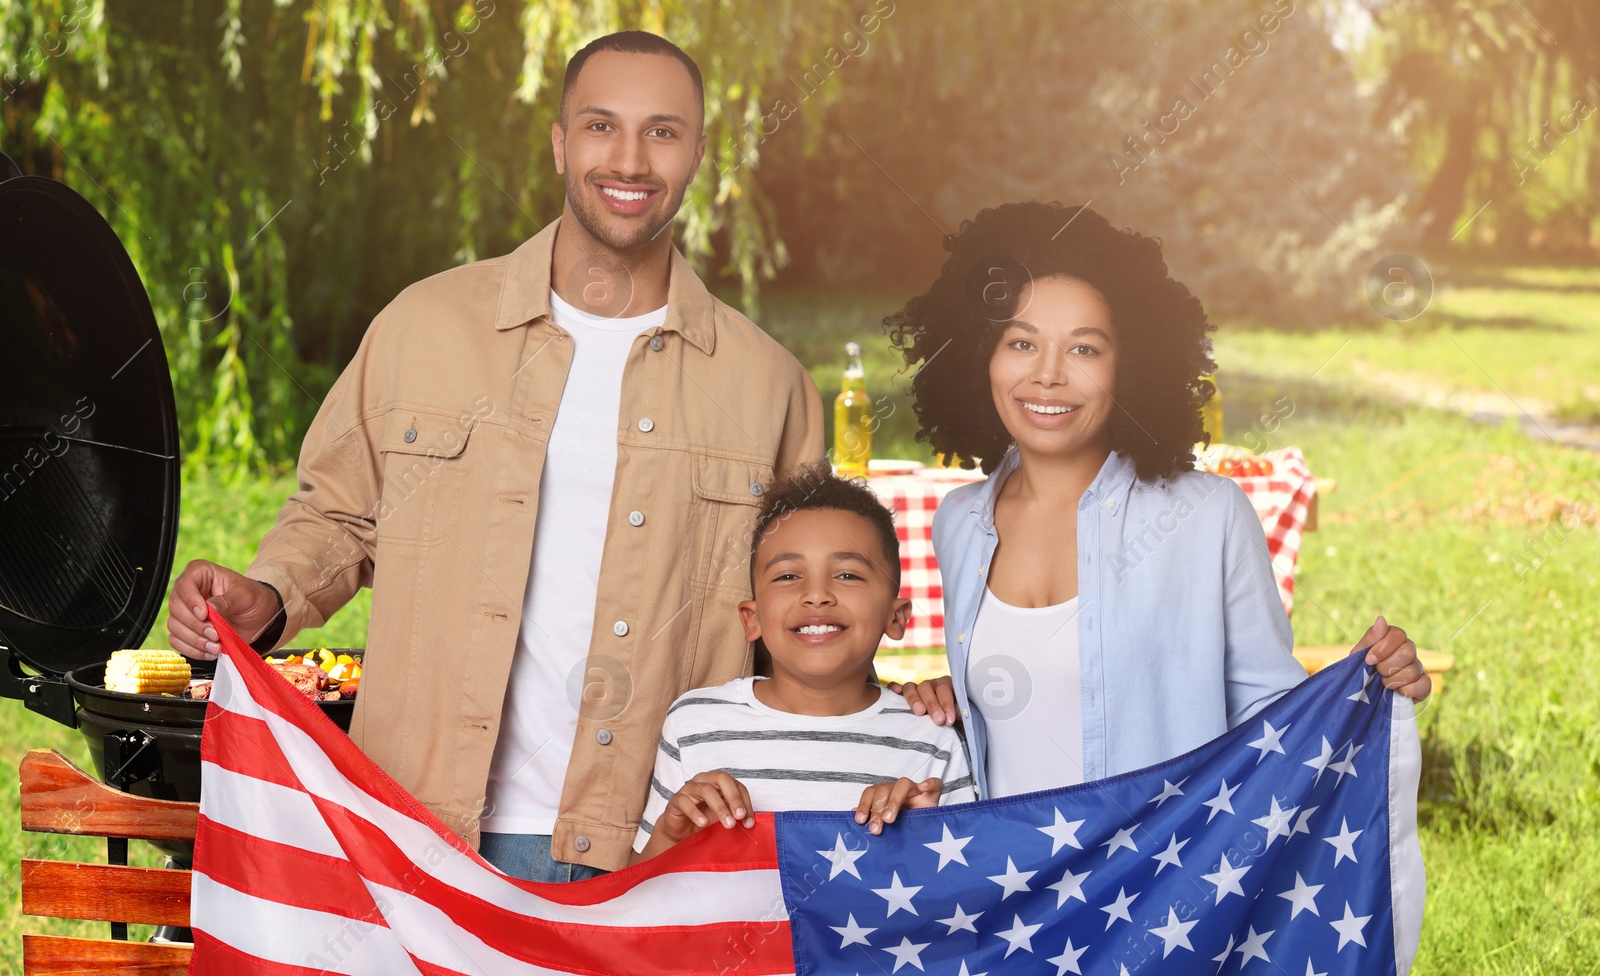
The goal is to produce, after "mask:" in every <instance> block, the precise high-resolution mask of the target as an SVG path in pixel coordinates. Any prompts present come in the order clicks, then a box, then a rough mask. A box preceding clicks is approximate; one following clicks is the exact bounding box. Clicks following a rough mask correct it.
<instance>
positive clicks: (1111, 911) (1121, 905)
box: [1100, 888, 1139, 930]
mask: <svg viewBox="0 0 1600 976" xmlns="http://www.w3.org/2000/svg"><path fill="white" fill-rule="evenodd" d="M1137 897H1139V893H1138V892H1137V891H1135V892H1134V893H1133V894H1131V895H1130V894H1128V889H1126V888H1118V889H1117V899H1116V901H1113V902H1112V903H1111V904H1109V905H1106V906H1103V907H1102V908H1101V909H1100V910H1101V911H1102V912H1105V913H1106V929H1107V930H1110V928H1111V923H1112V922H1115V921H1116V920H1117V919H1119V918H1120V919H1122V920H1123V921H1124V922H1132V921H1133V917H1132V916H1130V915H1129V914H1128V906H1129V905H1131V904H1133V900H1134V899H1135V898H1137Z"/></svg>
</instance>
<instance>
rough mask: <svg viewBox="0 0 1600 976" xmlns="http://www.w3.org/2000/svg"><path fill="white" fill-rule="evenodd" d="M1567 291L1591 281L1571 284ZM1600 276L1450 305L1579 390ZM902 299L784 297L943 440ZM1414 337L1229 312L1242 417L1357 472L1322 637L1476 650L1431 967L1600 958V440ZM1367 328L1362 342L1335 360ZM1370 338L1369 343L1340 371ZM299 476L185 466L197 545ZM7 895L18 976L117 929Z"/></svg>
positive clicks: (799, 341)
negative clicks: (882, 323) (24, 943)
mask: <svg viewBox="0 0 1600 976" xmlns="http://www.w3.org/2000/svg"><path fill="white" fill-rule="evenodd" d="M1552 285H1560V286H1563V287H1572V288H1575V289H1577V290H1572V291H1551V290H1550V289H1549V286H1552ZM1597 286H1600V276H1597V275H1594V274H1591V273H1588V272H1577V271H1568V270H1538V269H1529V270H1513V271H1510V272H1504V273H1501V274H1500V278H1499V279H1498V280H1497V281H1494V282H1489V283H1485V284H1476V285H1473V286H1472V288H1473V289H1476V291H1475V292H1471V293H1469V292H1468V290H1467V289H1465V287H1464V286H1463V290H1462V291H1461V292H1455V291H1448V292H1445V293H1443V294H1441V295H1440V297H1439V299H1438V301H1439V302H1442V303H1444V306H1445V307H1447V308H1451V309H1454V310H1455V314H1458V315H1460V316H1461V317H1462V319H1463V320H1465V319H1467V318H1474V319H1476V320H1478V321H1479V323H1480V324H1477V325H1474V326H1472V327H1471V329H1472V330H1477V331H1476V332H1475V333H1474V334H1473V335H1472V336H1471V338H1470V341H1471V342H1472V343H1480V342H1481V343H1482V346H1481V347H1479V346H1471V345H1469V348H1471V349H1475V350H1476V352H1475V355H1480V356H1481V361H1482V362H1483V363H1484V364H1485V365H1488V366H1490V368H1491V369H1493V370H1495V371H1496V374H1497V375H1496V378H1497V379H1498V380H1499V382H1501V383H1503V384H1505V385H1506V387H1507V389H1509V390H1511V391H1512V393H1513V394H1514V395H1515V394H1517V393H1519V392H1520V391H1524V390H1526V391H1530V392H1532V393H1537V394H1540V395H1541V396H1544V397H1546V398H1548V399H1551V400H1558V399H1560V397H1559V396H1557V395H1555V394H1554V393H1553V392H1551V391H1559V390H1581V389H1582V387H1583V385H1584V384H1585V383H1588V382H1593V381H1594V379H1595V377H1597V376H1600V359H1596V357H1600V352H1597V351H1596V348H1597V344H1596V343H1595V341H1594V339H1595V338H1596V337H1594V336H1590V335H1588V333H1590V332H1600V290H1597ZM1474 295H1476V297H1474ZM1534 299H1537V300H1534ZM892 307H893V300H873V299H871V298H861V299H850V298H844V299H831V300H830V301H829V302H828V303H826V304H820V303H817V302H808V301H805V300H802V299H798V298H793V297H785V296H777V297H774V298H770V299H768V301H767V303H766V306H765V310H764V312H763V315H762V323H763V325H765V326H766V327H767V328H768V329H769V330H771V331H772V332H773V333H774V334H775V335H777V336H779V337H780V338H781V339H783V340H784V341H785V342H786V344H788V345H789V346H790V348H792V349H794V350H795V352H796V354H797V355H798V356H799V357H800V358H801V359H802V361H804V362H807V363H810V364H813V365H814V367H815V368H814V369H813V375H814V376H815V377H816V378H817V380H818V385H819V387H821V388H822V391H823V395H824V397H825V399H827V400H829V401H831V398H832V395H833V392H835V391H837V389H838V374H839V370H840V368H842V366H843V348H842V346H843V343H844V341H846V340H847V339H852V338H853V339H858V340H859V341H862V342H863V344H865V345H866V346H867V366H868V385H869V389H871V390H872V391H873V392H874V393H878V394H881V395H883V396H885V398H886V399H887V400H888V402H890V403H893V404H895V410H894V412H893V413H891V414H889V416H888V417H887V418H886V420H885V422H884V426H883V428H882V432H881V433H880V434H879V437H878V441H879V443H878V450H877V451H876V453H877V454H878V455H879V456H910V457H918V458H926V456H927V452H926V448H925V446H923V445H919V444H916V443H914V442H913V441H912V439H911V434H912V433H913V432H914V430H915V424H914V421H913V420H912V418H911V416H910V413H909V409H908V408H907V405H906V403H905V401H904V398H903V394H901V393H899V392H897V385H896V377H895V372H896V370H897V369H898V366H897V363H896V361H895V360H894V359H893V357H892V355H891V353H890V352H889V350H888V348H887V343H886V341H885V340H884V339H883V338H882V334H881V329H880V328H879V325H878V322H879V320H881V318H882V316H883V315H884V314H885V313H886V312H887V311H889V310H890V308H892ZM1492 309H1499V310H1500V311H1499V312H1492V311H1490V310H1492ZM1469 312H1471V313H1472V314H1471V315H1469V314H1468V313H1469ZM1513 313H1514V314H1515V315H1516V316H1523V317H1528V318H1533V319H1538V320H1540V321H1541V322H1544V323H1545V325H1543V326H1540V327H1538V328H1531V327H1530V328H1519V327H1517V326H1514V325H1512V324H1508V323H1507V322H1506V321H1504V317H1505V316H1506V315H1508V314H1513ZM1469 331H1470V330H1469ZM1390 332H1391V330H1389V329H1387V328H1385V329H1380V330H1358V329H1351V330H1349V331H1348V333H1332V334H1329V333H1315V334H1303V335H1270V334H1266V333H1262V332H1259V331H1255V330H1250V329H1224V331H1223V332H1222V334H1220V335H1219V337H1218V343H1217V348H1218V358H1219V360H1220V361H1221V362H1222V370H1221V373H1220V376H1219V383H1220V385H1221V387H1222V389H1223V391H1224V398H1225V409H1226V426H1227V429H1228V431H1229V433H1230V436H1231V437H1232V438H1233V439H1235V440H1237V439H1240V436H1241V434H1242V433H1243V432H1247V431H1249V430H1250V429H1251V428H1252V425H1258V426H1259V418H1260V417H1261V416H1262V415H1263V414H1270V413H1271V411H1272V406H1273V404H1275V403H1287V404H1292V405H1293V412H1292V413H1291V414H1289V415H1288V416H1287V417H1286V418H1283V419H1281V424H1280V426H1278V427H1277V428H1276V430H1275V431H1273V432H1271V433H1270V434H1267V433H1265V432H1263V433H1262V436H1264V437H1265V438H1266V439H1267V441H1268V443H1269V445H1270V446H1272V447H1277V446H1285V445H1290V444H1295V445H1299V446H1300V447H1301V448H1302V449H1303V450H1304V451H1305V453H1306V456H1307V458H1308V459H1309V460H1310V463H1311V466H1312V469H1313V470H1314V471H1315V472H1316V473H1317V474H1319V475H1321V476H1325V477H1332V478H1336V479H1338V483H1339V485H1338V490H1337V491H1336V492H1335V493H1333V494H1331V495H1328V496H1326V497H1325V498H1324V499H1323V501H1322V513H1321V528H1320V530H1319V531H1318V532H1316V533H1314V534H1311V535H1309V536H1307V539H1306V545H1305V548H1304V551H1303V553H1302V557H1301V563H1300V572H1299V576H1298V582H1297V588H1296V610H1295V614H1294V626H1295V632H1296V637H1297V639H1298V641H1299V642H1300V643H1302V644H1338V643H1351V642H1354V641H1355V640H1356V639H1357V638H1358V637H1359V636H1360V634H1361V632H1362V630H1363V629H1364V628H1365V626H1366V625H1367V624H1368V623H1369V622H1370V621H1371V618H1372V617H1373V615H1375V614H1377V613H1383V614H1385V615H1387V616H1388V618H1389V619H1390V620H1391V621H1393V622H1395V623H1398V624H1400V625H1401V626H1404V627H1405V628H1406V630H1407V631H1408V632H1409V633H1410V634H1411V635H1412V636H1413V637H1415V638H1416V640H1417V642H1418V643H1419V644H1420V645H1422V646H1423V647H1428V648H1433V649H1435V650H1441V651H1448V652H1450V653H1452V654H1454V655H1455V657H1456V670H1455V671H1454V672H1452V674H1451V675H1450V677H1449V678H1448V681H1447V684H1446V687H1445V690H1444V692H1443V693H1442V694H1439V695H1436V696H1435V697H1434V698H1433V699H1432V700H1431V701H1430V702H1429V703H1428V704H1427V706H1426V707H1425V708H1424V710H1423V713H1422V715H1421V717H1420V719H1419V728H1420V731H1421V734H1422V739H1423V745H1424V758H1425V769H1424V778H1423V782H1422V791H1421V805H1420V814H1421V823H1422V839H1423V852H1424V856H1425V858H1426V862H1427V867H1428V875H1429V889H1430V895H1429V904H1428V912H1427V921H1426V924H1425V927H1424V931H1423V941H1422V949H1421V954H1420V956H1419V958H1418V961H1417V965H1416V968H1415V970H1414V971H1415V972H1416V973H1419V974H1438V976H1458V974H1486V976H1490V974H1492V976H1502V974H1503V976H1511V974H1533V973H1537V974H1551V976H1555V974H1572V976H1578V974H1592V973H1595V972H1600V925H1597V924H1596V921H1595V918H1594V915H1593V912H1594V910H1595V908H1596V906H1597V904H1600V647H1597V641H1596V640H1595V638H1594V636H1593V635H1594V634H1595V633H1596V618H1597V615H1600V527H1597V526H1596V524H1595V521H1594V519H1595V515H1594V513H1595V511H1596V508H1595V507H1594V506H1596V505H1600V455H1595V454H1592V453H1588V452H1584V451H1580V450H1575V449H1571V448H1563V447H1558V446H1554V445H1550V444H1542V443H1535V442H1532V441H1530V440H1529V439H1528V438H1527V437H1526V436H1525V435H1524V434H1523V433H1522V432H1521V431H1520V430H1518V429H1516V428H1514V427H1510V426H1508V427H1504V428H1494V427H1485V426H1480V425H1475V424H1472V423H1470V422H1468V421H1466V420H1463V419H1461V418H1459V417H1457V416H1454V415H1451V414H1447V413H1443V412H1439V411H1435V410H1431V409H1425V408H1421V407H1418V406H1415V405H1412V404H1407V403H1403V402H1400V400H1399V399H1398V398H1397V397H1396V396H1395V395H1394V393H1393V391H1392V390H1386V389H1383V388H1381V387H1380V386H1379V385H1378V384H1374V383H1371V382H1369V381H1368V378H1367V377H1364V376H1363V375H1362V374H1361V371H1360V370H1355V369H1350V368H1349V365H1353V363H1354V362H1356V361H1361V362H1366V361H1369V360H1370V361H1372V362H1383V363H1384V364H1385V369H1386V370H1388V371H1391V372H1394V373H1401V374H1405V375H1415V376H1416V377H1420V378H1421V379H1423V380H1426V381H1427V382H1429V383H1433V384H1436V385H1439V386H1449V385H1450V384H1459V388H1460V389H1479V388H1480V387H1478V386H1475V385H1474V381H1473V380H1472V376H1473V368H1472V367H1471V364H1470V363H1467V365H1465V366H1464V365H1463V363H1464V362H1466V360H1465V358H1464V357H1463V356H1462V355H1461V353H1460V352H1459V351H1455V352H1454V358H1452V357H1451V353H1452V350H1453V349H1454V347H1453V346H1452V345H1451V344H1450V343H1449V342H1448V341H1446V339H1447V338H1448V337H1449V336H1450V335H1454V336H1455V338H1458V339H1461V338H1462V335H1463V333H1459V332H1456V333H1446V332H1438V331H1436V332H1433V333H1426V332H1418V333H1416V334H1415V335H1412V334H1407V333H1404V332H1403V331H1401V330H1398V329H1397V330H1394V334H1390ZM1580 334H1581V335H1583V336H1584V338H1583V339H1582V340H1581V341H1580V340H1579V339H1577V338H1575V337H1576V336H1578V335H1580ZM1344 338H1350V339H1351V344H1350V347H1349V348H1347V349H1345V350H1344V351H1343V352H1342V353H1340V355H1339V356H1337V357H1335V360H1334V362H1333V363H1331V364H1329V365H1328V367H1327V368H1325V369H1323V370H1322V371H1321V372H1319V373H1317V375H1316V376H1315V377H1313V376H1312V375H1311V374H1312V372H1313V371H1314V370H1315V369H1316V367H1317V366H1318V365H1319V364H1320V362H1321V361H1322V360H1323V359H1325V358H1326V357H1327V356H1328V355H1329V354H1330V353H1331V352H1333V350H1334V349H1335V348H1336V347H1337V346H1338V345H1339V344H1340V342H1342V341H1343V339H1344ZM1462 341H1463V344H1464V345H1468V340H1466V339H1463V340H1462ZM1362 343H1372V345H1363V344H1362ZM1385 343H1387V344H1388V345H1385ZM1352 351H1354V352H1356V353H1358V354H1359V355H1358V356H1356V357H1352V360H1351V363H1349V364H1347V365H1346V367H1345V368H1343V369H1336V368H1335V366H1336V365H1338V364H1339V363H1340V362H1341V361H1343V360H1344V359H1345V357H1346V356H1348V355H1349V354H1350V353H1351V352H1352ZM1391 354H1393V356H1394V358H1393V359H1392V360H1390V359H1387V358H1384V357H1388V356H1390V355H1391ZM1491 389H1492V387H1491ZM1280 398H1287V400H1280ZM292 487H293V485H292V482H291V481H290V480H288V479H279V480H274V481H267V482H260V483H252V484H246V485H243V486H240V487H237V488H229V487H225V486H221V485H217V484H213V483H208V482H200V483H195V484H190V485H187V486H186V487H185V495H184V510H183V533H182V535H181V537H180V543H179V565H180V566H181V565H182V563H183V562H184V561H186V560H187V559H190V558H195V557H199V556H206V557H210V558H215V559H218V560H219V561H222V562H225V563H228V564H231V565H235V566H238V567H240V568H243V566H244V565H245V564H246V563H247V562H248V561H249V557H250V555H251V554H252V552H253V549H254V546H255V543H256V541H257V540H258V539H259V537H260V535H261V533H262V532H263V531H264V530H265V529H266V527H267V526H269V525H270V524H271V522H272V520H273V518H274V516H275V514H276V510H277V507H278V505H279V504H280V503H281V500H282V498H283V496H284V495H285V494H286V493H287V492H288V491H290V490H292ZM1586 505H1587V506H1589V507H1587V508H1586V507H1585V506H1586ZM1563 519H1565V521H1563ZM369 606H370V604H369V602H368V601H367V600H366V598H365V595H363V597H362V598H361V599H359V600H358V601H357V602H356V603H354V604H352V605H351V606H350V607H348V608H346V609H345V610H344V611H342V612H341V613H340V614H338V615H337V616H336V617H335V618H334V619H333V620H332V621H330V622H329V625H328V626H327V627H326V628H324V629H323V630H322V631H321V632H319V633H314V634H306V635H303V636H302V637H301V638H299V639H297V640H296V642H295V643H297V644H302V645H306V646H313V645H315V644H324V645H352V644H353V645H359V644H361V643H363V641H364V634H365V630H366V621H367V615H368V608H369ZM163 633H164V631H163V629H162V627H161V625H160V624H158V625H157V629H156V630H155V631H154V632H153V634H152V637H151V639H150V640H149V641H148V642H147V644H148V645H149V646H159V645H160V644H161V643H162V641H163V640H164V638H163V636H162V635H163ZM0 738H3V740H4V743H5V753H4V756H3V760H4V761H5V762H8V763H15V762H16V761H17V760H18V759H20V757H21V755H22V753H23V751H25V750H26V749H27V748H30V747H35V746H50V747H54V748H59V749H62V750H63V751H64V752H66V753H67V754H68V755H69V756H71V757H73V758H74V759H75V760H77V761H79V762H84V761H86V757H85V756H84V754H83V750H82V749H81V747H80V744H79V742H78V740H77V734H76V733H74V732H69V731H67V730H65V729H62V728H60V727H59V726H56V725H53V724H51V723H49V722H47V721H45V720H44V719H41V718H38V717H37V716H34V715H32V714H31V713H27V712H25V711H24V710H22V709H21V708H20V707H18V706H16V705H14V704H13V705H9V706H3V707H0ZM12 768H14V766H13V767H12ZM5 779H6V782H7V786H6V787H5V789H6V790H7V791H8V792H6V793H5V794H4V795H0V803H9V804H10V806H9V807H8V808H9V809H12V810H14V809H15V808H16V807H15V799H16V797H15V780H14V778H11V777H6V778H5ZM5 819H7V820H9V823H6V824H0V851H3V853H4V855H5V856H6V857H7V858H9V859H10V862H11V863H13V864H15V863H16V859H17V858H18V857H19V856H24V854H25V852H27V851H30V850H36V849H44V850H49V851H52V853H51V855H50V856H63V855H62V854H58V853H54V851H56V850H58V849H59V845H57V844H56V842H54V841H52V840H48V839H43V840H41V839H40V838H36V837H31V836H29V837H24V836H22V835H20V834H19V832H18V831H17V830H16V828H15V826H14V824H15V820H14V818H5ZM97 849H98V847H97V845H95V844H91V843H89V842H69V843H68V844H67V846H66V849H65V854H66V855H70V856H74V857H92V856H95V854H96V851H97ZM12 877H13V879H14V875H13V876H12ZM7 897H8V899H9V900H8V902H7V904H6V905H5V906H4V908H0V911H3V912H4V913H5V914H4V917H3V919H0V933H3V939H0V974H6V973H15V972H18V971H19V967H18V963H17V961H18V960H19V959H20V945H19V937H18V936H19V933H20V932H21V931H23V930H24V929H26V930H28V931H72V932H76V933H78V934H91V933H95V932H98V931H101V929H99V928H90V927H88V926H77V927H72V926H68V925H57V924H54V923H48V922H43V921H39V920H32V919H29V920H26V921H24V920H22V919H21V918H20V915H19V911H18V906H17V898H16V892H15V886H14V884H13V885H11V886H8V888H7Z"/></svg>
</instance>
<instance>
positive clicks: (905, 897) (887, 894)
mask: <svg viewBox="0 0 1600 976" xmlns="http://www.w3.org/2000/svg"><path fill="white" fill-rule="evenodd" d="M921 890H922V886H921V885H914V886H912V887H907V886H905V885H903V884H901V883H900V872H899V871H895V872H894V873H893V874H892V875H891V876H890V878H889V887H887V888H874V889H872V892H873V894H875V895H881V896H883V899H884V901H887V902H888V903H889V911H888V912H887V914H886V917H887V916H892V915H894V913H895V912H898V911H900V910H901V909H902V908H903V909H905V910H906V911H908V912H910V913H911V914H913V915H915V914H917V910H916V908H915V907H913V906H912V904H911V899H912V898H914V897H915V896H916V894H917V892H919V891H921Z"/></svg>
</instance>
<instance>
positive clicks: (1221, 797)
mask: <svg viewBox="0 0 1600 976" xmlns="http://www.w3.org/2000/svg"><path fill="white" fill-rule="evenodd" d="M1237 792H1239V787H1237V786H1234V787H1229V786H1228V781H1227V780H1223V781H1222V789H1220V790H1218V791H1217V795H1216V796H1214V797H1212V798H1211V799H1209V800H1207V801H1206V802H1205V803H1203V804H1201V806H1207V807H1210V808H1211V812H1210V813H1208V814H1206V823H1210V822H1211V818H1212V817H1215V816H1216V815H1217V814H1219V813H1232V812H1233V795H1234V794H1235V793H1237Z"/></svg>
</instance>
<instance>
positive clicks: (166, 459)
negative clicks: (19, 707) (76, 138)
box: [0, 154, 179, 675]
mask: <svg viewBox="0 0 1600 976" xmlns="http://www.w3.org/2000/svg"><path fill="white" fill-rule="evenodd" d="M0 344H3V348H4V349H5V353H4V355H0V643H3V644H4V645H5V646H6V647H9V648H10V649H11V650H12V651H13V652H15V654H16V655H18V656H20V657H21V658H22V660H23V661H25V662H26V663H27V664H29V665H30V666H32V667H34V668H36V669H37V670H39V671H42V672H46V673H52V674H58V675H59V674H63V673H65V672H68V671H72V670H74V669H77V668H80V667H83V666H85V665H89V664H94V663H98V662H100V661H104V660H105V659H106V658H107V657H109V656H110V655H111V652H112V651H115V650H117V649H118V648H121V647H138V646H139V645H140V644H141V643H142V642H143V641H144V638H145V635H146V634H147V633H149V631H150V626H151V624H153V623H154V622H155V619H156V617H157V615H158V614H159V612H160V609H161V605H162V602H163V600H164V598H165V596H166V590H167V584H168V577H169V575H170V573H171V570H172V552H173V547H174V545H175V544H176V542H177V531H178V482H179V471H178V424H177V410H176V407H175V406H174V403H173V398H172V380H171V378H170V377H169V375H168V373H167V357H166V353H165V352H164V351H163V349H162V345H161V335H160V333H159V332H158V331H157V329H156V322H155V317H154V315H152V314H151V311H150V299H149V296H148V295H147V294H146V293H145V289H144V284H143V282H141V281H140V280H139V274H138V272H137V271H135V270H134V267H133V262H132V261H130V260H129V259H128V254H127V252H126V251H125V250H123V247H122V244H121V242H120V241H118V240H117V236H116V234H115V233H113V232H112V230H111V227H110V225H109V224H107V223H106V221H105V219H104V218H102V217H101V216H100V214H99V213H98V212H97V211H96V210H95V208H94V207H93V206H91V205H90V204H89V203H88V202H87V201H85V200H84V199H83V198H82V197H80V196H79V195H78V194H77V193H75V192H73V191H72V190H71V189H69V188H68V187H67V186H65V185H64V184H62V183H58V182H56V181H55V180H51V179H46V178H44V177H39V176H21V175H19V173H18V170H17V167H16V165H15V164H14V163H13V162H12V161H11V160H10V159H9V158H6V157H5V156H4V155H3V154H0Z"/></svg>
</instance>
